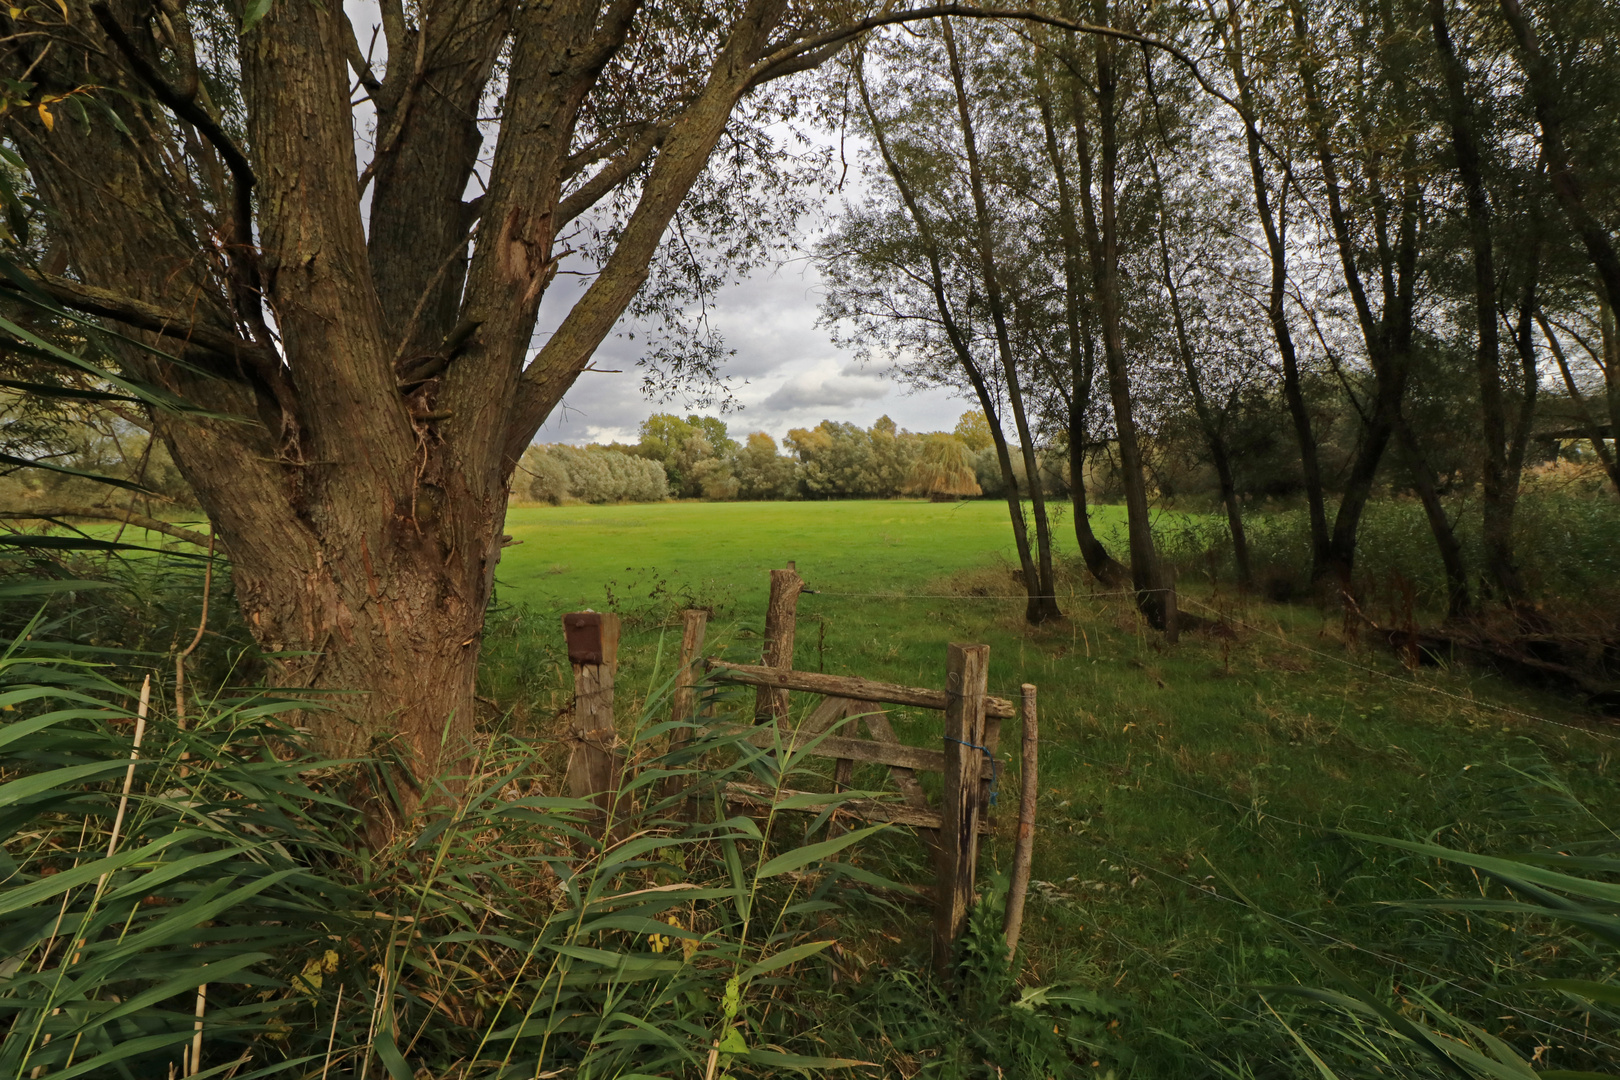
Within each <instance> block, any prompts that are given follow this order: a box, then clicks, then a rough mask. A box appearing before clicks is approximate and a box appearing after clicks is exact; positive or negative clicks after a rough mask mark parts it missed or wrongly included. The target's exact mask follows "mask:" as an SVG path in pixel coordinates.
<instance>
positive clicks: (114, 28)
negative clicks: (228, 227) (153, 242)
mask: <svg viewBox="0 0 1620 1080" xmlns="http://www.w3.org/2000/svg"><path fill="white" fill-rule="evenodd" d="M90 13H91V14H92V15H94V16H95V17H96V21H97V22H98V23H100V24H101V28H102V29H103V30H105V31H106V33H107V37H108V38H110V39H111V40H112V43H113V45H114V46H116V47H117V49H118V51H119V53H121V54H122V55H123V57H124V60H125V61H126V62H128V64H129V66H130V68H131V70H133V71H134V73H135V76H136V78H138V79H140V81H141V82H143V83H145V84H146V85H147V86H148V87H149V88H150V89H151V91H152V93H153V94H154V95H156V96H157V99H158V100H159V101H160V102H162V103H163V104H164V105H165V106H167V107H168V109H169V111H171V112H173V113H174V115H176V116H178V117H179V118H180V119H182V120H184V121H186V123H188V124H190V125H191V126H192V127H194V128H196V129H197V131H198V133H199V134H201V135H202V137H203V138H205V139H207V140H208V142H209V143H210V144H211V145H212V146H213V147H214V149H215V150H216V151H218V152H219V156H220V157H221V158H223V159H224V160H225V167H226V168H228V169H230V170H231V177H232V179H234V180H235V181H236V185H235V187H236V190H235V192H234V195H235V199H234V201H233V212H232V233H233V235H232V237H231V239H232V241H233V242H234V243H233V245H232V246H233V247H235V248H236V249H237V250H236V251H235V252H229V251H228V252H227V254H228V255H229V257H230V261H231V265H232V267H233V268H235V269H236V270H237V277H238V279H239V280H238V282H237V285H238V289H237V293H238V295H237V297H236V302H237V305H238V309H239V310H241V311H242V312H244V313H245V314H246V315H247V317H248V321H249V324H250V325H251V326H252V327H253V329H254V331H255V332H256V333H259V334H263V335H264V336H265V339H266V340H268V337H269V335H268V332H267V330H266V328H265V325H264V296H263V290H262V287H261V285H260V282H259V267H258V261H257V260H256V259H255V258H254V248H253V187H254V185H255V184H256V183H257V180H256V178H255V177H254V175H253V166H251V165H250V164H248V159H247V157H246V156H245V155H243V153H242V151H241V150H239V149H238V148H237V146H236V144H235V143H233V142H232V141H231V139H230V136H228V135H226V134H225V132H223V131H221V130H220V127H219V125H218V124H216V123H215V122H214V118H213V117H212V116H210V115H208V110H206V109H204V108H203V107H202V106H201V105H198V104H197V103H196V102H195V101H192V100H190V99H189V98H187V97H185V96H184V95H182V94H180V93H179V92H178V91H176V90H175V89H174V88H173V87H171V86H170V85H169V84H168V81H167V80H166V79H164V78H163V75H162V74H161V73H160V72H159V71H158V70H157V69H156V68H154V67H153V66H152V65H151V64H149V63H147V61H146V58H145V57H144V56H142V55H141V54H140V51H139V50H138V49H136V48H135V43H134V42H133V41H131V40H130V39H129V36H128V35H127V34H125V33H124V29H123V27H121V26H119V25H118V20H116V19H114V18H113V14H112V11H111V10H109V9H108V7H107V5H106V3H105V0H98V2H97V3H93V4H91V5H90Z"/></svg>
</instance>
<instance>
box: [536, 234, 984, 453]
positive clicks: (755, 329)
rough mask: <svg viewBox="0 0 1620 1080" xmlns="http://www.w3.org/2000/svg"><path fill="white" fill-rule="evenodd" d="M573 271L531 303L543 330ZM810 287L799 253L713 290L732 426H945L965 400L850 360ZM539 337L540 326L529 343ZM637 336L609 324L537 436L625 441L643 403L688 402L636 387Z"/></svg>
mask: <svg viewBox="0 0 1620 1080" xmlns="http://www.w3.org/2000/svg"><path fill="white" fill-rule="evenodd" d="M577 280H578V279H571V278H566V277H560V278H558V279H557V281H556V282H555V283H554V284H553V285H552V287H551V289H550V290H549V292H548V294H547V296H546V301H545V304H544V305H543V308H542V311H541V326H542V328H544V330H545V331H546V332H549V330H550V328H551V327H554V326H555V325H556V324H557V323H558V322H560V321H561V319H562V317H563V316H564V315H565V314H566V313H567V309H568V306H569V305H571V304H572V303H573V302H574V300H576V299H577V298H578V296H579V294H580V291H581V289H580V288H576V287H575V286H574V284H573V283H574V282H575V281H577ZM583 284H585V283H584V282H581V285H583ZM819 288H820V278H819V276H818V275H817V274H816V272H815V268H814V267H813V266H811V265H810V264H809V262H808V261H806V260H799V261H794V262H791V263H789V264H787V265H786V266H784V267H782V268H780V269H776V270H770V269H766V270H762V271H760V272H758V273H756V274H754V275H753V276H751V277H749V278H748V279H747V280H745V281H743V282H741V283H740V284H738V285H735V286H733V287H732V288H729V289H727V290H725V291H724V292H723V293H721V295H720V296H719V297H718V298H717V299H716V302H715V304H714V306H713V308H712V309H711V311H710V319H711V321H712V322H713V324H714V326H715V327H717V328H718V329H719V331H720V333H721V334H722V335H723V336H724V337H725V340H726V344H727V345H728V346H729V347H730V348H732V349H734V350H735V351H736V353H735V355H734V356H732V357H731V358H730V359H729V360H728V361H727V362H726V365H725V367H724V373H725V374H726V375H728V376H730V377H731V379H732V384H731V387H732V392H733V394H734V395H735V397H736V401H737V403H738V404H739V405H740V406H741V408H740V410H739V411H737V412H733V413H730V414H727V415H726V417H725V420H726V423H727V425H728V426H729V427H730V428H731V430H732V432H733V433H734V434H742V433H746V432H753V431H766V432H769V433H770V434H771V435H773V436H775V437H777V438H780V437H781V436H782V435H784V434H786V433H787V431H788V429H789V428H795V427H811V426H814V425H815V424H817V423H819V422H820V421H822V420H840V421H848V422H852V423H856V424H859V425H860V426H862V427H868V426H870V425H871V423H872V421H874V420H876V419H877V418H878V417H879V416H882V415H885V414H887V415H888V416H890V417H892V418H893V419H894V421H895V422H896V423H897V424H899V425H900V426H901V427H904V428H909V429H911V430H912V431H939V430H948V429H950V428H951V427H954V426H955V424H956V419H957V417H958V416H960V415H961V414H962V413H963V412H965V411H966V410H967V409H969V408H972V407H974V406H972V405H970V404H969V403H968V402H966V401H963V400H962V399H961V398H958V397H956V396H954V395H953V394H951V393H949V392H948V391H944V390H924V391H915V392H914V391H911V390H909V389H908V388H907V387H906V386H904V385H903V384H901V383H900V382H898V381H897V380H896V379H895V378H894V377H893V375H892V373H891V372H890V371H889V370H888V369H887V368H886V367H883V366H879V365H877V364H870V365H863V364H858V363H854V362H852V361H851V358H850V354H849V353H848V352H846V351H844V350H842V349H840V348H839V347H838V346H836V345H834V344H833V342H832V339H831V337H830V336H829V334H828V332H827V330H826V328H824V327H820V326H817V325H816V316H817V310H816V304H817V300H818V299H819V297H818V290H819ZM632 329H633V328H632ZM618 330H619V331H623V330H625V327H624V326H622V325H621V326H620V327H619V328H618ZM543 340H544V335H543V334H542V336H541V337H540V338H539V339H538V340H537V344H538V343H539V341H543ZM641 340H642V335H641V334H639V333H638V334H636V338H635V340H631V339H630V338H629V336H628V335H627V334H625V335H619V334H618V332H617V331H616V333H615V336H610V337H609V338H608V339H607V340H606V341H604V342H603V343H602V347H601V348H600V349H598V350H597V353H596V357H595V359H594V360H593V361H592V366H593V367H595V368H597V369H599V370H597V371H587V372H586V373H585V374H583V375H581V376H580V377H579V381H578V382H576V383H575V384H574V386H573V388H572V389H570V390H569V391H568V394H567V396H566V397H564V399H563V402H562V404H561V405H559V406H558V407H557V409H556V410H555V411H553V413H552V415H551V418H550V419H549V420H547V421H546V423H545V426H544V427H542V428H541V429H540V434H539V435H538V436H537V438H538V439H539V440H540V441H541V442H569V443H586V442H609V441H612V440H615V439H618V440H621V441H634V439H635V433H636V428H637V426H638V425H639V424H640V423H641V421H642V420H643V419H645V418H646V417H647V415H648V414H649V413H654V412H679V413H687V412H690V411H693V410H691V409H689V408H688V407H687V406H686V404H685V403H684V402H681V401H678V400H677V401H672V402H665V403H661V402H657V401H652V400H649V399H648V398H646V397H645V396H644V395H643V393H642V386H641V374H640V370H639V369H638V368H637V367H636V358H637V357H638V356H639V355H640V348H641ZM615 369H616V370H615Z"/></svg>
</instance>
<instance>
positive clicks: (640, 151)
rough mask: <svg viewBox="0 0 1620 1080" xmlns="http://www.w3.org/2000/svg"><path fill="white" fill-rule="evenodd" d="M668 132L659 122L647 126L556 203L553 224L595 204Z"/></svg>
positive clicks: (620, 182) (625, 178)
mask: <svg viewBox="0 0 1620 1080" xmlns="http://www.w3.org/2000/svg"><path fill="white" fill-rule="evenodd" d="M667 134H669V126H668V125H666V124H659V125H657V126H655V127H653V128H651V129H649V130H648V131H647V132H646V133H645V134H643V135H642V136H641V138H639V139H637V140H636V141H635V142H634V143H632V144H631V145H630V146H629V147H628V148H627V149H626V150H625V151H624V153H622V154H620V155H619V156H618V157H616V158H614V159H613V160H611V161H609V162H608V163H607V164H606V165H603V166H602V167H601V168H600V169H598V170H597V171H596V175H594V176H592V177H591V178H590V179H589V180H587V181H585V182H584V183H583V184H581V185H580V186H579V187H578V188H576V189H574V191H572V192H570V193H569V194H568V195H567V196H566V197H565V198H563V199H562V200H561V201H560V202H558V203H557V218H556V220H557V228H559V229H560V228H562V227H563V226H564V225H566V224H567V223H568V222H570V221H573V220H574V219H575V218H577V217H579V215H581V214H583V213H584V212H585V211H587V210H589V209H590V208H591V207H593V206H595V205H596V204H597V203H598V202H600V201H601V200H602V199H603V198H604V197H606V196H607V194H608V193H609V192H611V191H612V190H613V189H614V188H616V187H618V186H619V185H620V184H622V183H624V182H625V181H626V180H628V179H629V178H630V174H631V173H633V172H635V171H636V170H637V169H638V168H640V167H641V165H642V163H643V162H645V161H646V160H647V157H648V156H649V155H650V154H651V153H652V152H653V150H655V149H656V148H657V147H658V146H659V145H661V144H662V143H663V141H664V136H665V135H667Z"/></svg>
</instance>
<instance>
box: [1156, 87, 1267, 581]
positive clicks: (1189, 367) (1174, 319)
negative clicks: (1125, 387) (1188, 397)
mask: <svg viewBox="0 0 1620 1080" xmlns="http://www.w3.org/2000/svg"><path fill="white" fill-rule="evenodd" d="M1148 88H1149V91H1150V92H1152V93H1153V96H1154V101H1153V111H1154V116H1155V118H1156V119H1157V120H1158V125H1157V126H1158V129H1159V142H1160V144H1161V145H1166V146H1168V140H1167V139H1166V137H1165V131H1164V123H1163V119H1162V117H1160V116H1159V103H1158V94H1157V92H1156V91H1153V82H1152V76H1151V75H1149V76H1148ZM1147 159H1148V174H1149V175H1150V176H1152V177H1153V194H1154V198H1155V199H1156V201H1157V202H1158V209H1157V214H1156V224H1157V228H1158V235H1159V269H1160V273H1161V274H1162V277H1163V281H1164V288H1165V292H1166V293H1168V294H1169V297H1170V321H1171V324H1172V325H1173V326H1174V328H1175V332H1176V350H1177V352H1178V353H1180V355H1181V368H1182V372H1183V374H1185V375H1186V376H1187V389H1188V391H1189V392H1190V393H1191V394H1192V399H1193V412H1194V414H1195V415H1196V416H1197V417H1198V427H1199V429H1200V430H1201V431H1202V432H1203V435H1204V442H1205V444H1206V445H1207V446H1208V447H1209V456H1210V461H1211V462H1212V463H1213V464H1214V466H1215V476H1216V479H1217V481H1218V482H1219V484H1220V489H1221V504H1222V505H1223V506H1225V508H1226V523H1227V528H1228V529H1230V530H1231V533H1232V561H1233V563H1234V564H1235V566H1236V568H1237V578H1238V584H1239V585H1241V586H1243V587H1244V588H1245V589H1246V588H1248V587H1249V586H1250V585H1252V584H1253V581H1254V577H1253V575H1252V574H1251V573H1250V571H1249V540H1248V537H1247V536H1246V535H1245V534H1244V532H1243V508H1242V507H1241V506H1240V505H1239V503H1238V495H1237V484H1236V483H1235V482H1234V481H1233V479H1232V458H1231V455H1230V454H1229V453H1228V452H1227V447H1226V435H1225V433H1223V432H1222V431H1221V421H1220V418H1219V417H1217V416H1216V415H1215V410H1213V409H1211V408H1210V406H1209V399H1208V398H1207V397H1206V396H1205V394H1204V383H1203V377H1202V376H1201V375H1200V374H1199V371H1198V360H1197V358H1196V357H1195V356H1194V355H1193V347H1192V340H1191V339H1190V338H1189V337H1188V336H1187V320H1186V317H1185V316H1184V315H1183V313H1182V310H1181V289H1180V287H1179V286H1178V285H1177V284H1176V275H1175V271H1174V269H1173V268H1172V267H1171V265H1170V233H1169V228H1168V226H1167V225H1166V224H1165V194H1164V177H1163V176H1162V175H1161V174H1160V172H1159V161H1158V158H1157V157H1156V156H1155V155H1154V153H1153V151H1151V150H1149V151H1148V154H1147Z"/></svg>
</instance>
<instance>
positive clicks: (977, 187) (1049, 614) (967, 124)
mask: <svg viewBox="0 0 1620 1080" xmlns="http://www.w3.org/2000/svg"><path fill="white" fill-rule="evenodd" d="M940 28H941V31H942V33H943V35H944V38H945V51H946V54H947V55H948V56H949V58H950V65H951V82H952V84H953V85H954V86H955V88H956V112H957V117H958V119H959V120H960V121H961V124H962V144H963V148H964V149H965V150H966V152H967V165H968V186H969V188H970V189H971V190H972V192H973V215H974V222H975V224H976V225H977V227H978V249H979V268H980V273H981V275H982V277H983V280H984V290H985V297H986V299H987V300H988V301H989V305H990V318H991V321H992V322H993V323H994V325H995V328H996V351H997V353H999V354H1000V357H1001V371H1002V375H1003V377H1004V378H1005V379H1006V383H1007V406H1008V408H1009V409H1011V411H1012V415H1013V424H1014V426H1015V427H1016V428H1017V431H1018V441H1019V444H1020V449H1021V450H1022V451H1023V456H1024V476H1025V478H1026V479H1027V480H1028V482H1029V499H1030V509H1031V511H1032V512H1033V514H1034V517H1035V547H1036V552H1037V555H1038V557H1039V560H1040V566H1039V588H1038V595H1035V596H1031V597H1030V598H1029V604H1028V606H1027V608H1026V609H1025V613H1024V614H1025V617H1026V618H1027V619H1028V620H1029V621H1030V622H1031V623H1034V624H1037V625H1038V624H1040V623H1043V622H1045V621H1046V620H1047V619H1058V618H1062V617H1063V612H1062V611H1060V610H1059V609H1058V604H1057V579H1056V577H1055V576H1054V574H1053V569H1052V528H1051V524H1050V522H1048V520H1047V517H1046V492H1045V491H1044V490H1043V486H1044V485H1042V483H1041V468H1040V462H1039V460H1038V459H1037V457H1036V454H1035V437H1034V433H1033V432H1032V431H1031V429H1030V426H1029V417H1028V415H1027V414H1026V413H1025V411H1024V393H1023V388H1022V386H1021V380H1020V378H1019V372H1018V364H1017V361H1016V360H1015V359H1014V357H1013V351H1012V341H1011V338H1010V335H1009V333H1008V330H1007V311H1006V304H1005V301H1004V298H1003V296H1002V290H1001V273H1000V271H999V269H998V268H997V266H996V254H995V239H994V230H993V229H992V227H991V222H990V205H989V200H988V199H987V198H986V195H985V189H984V170H983V168H982V166H981V165H980V162H979V141H978V138H977V136H976V135H975V133H974V130H973V110H972V108H971V107H970V105H969V103H968V94H967V82H966V79H965V78H964V77H963V75H962V61H961V57H960V56H959V55H958V54H957V51H956V34H955V32H954V31H953V30H952V29H951V20H950V19H941V20H940Z"/></svg>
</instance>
